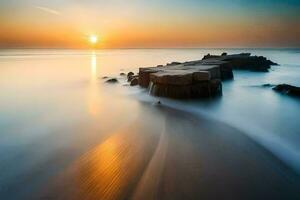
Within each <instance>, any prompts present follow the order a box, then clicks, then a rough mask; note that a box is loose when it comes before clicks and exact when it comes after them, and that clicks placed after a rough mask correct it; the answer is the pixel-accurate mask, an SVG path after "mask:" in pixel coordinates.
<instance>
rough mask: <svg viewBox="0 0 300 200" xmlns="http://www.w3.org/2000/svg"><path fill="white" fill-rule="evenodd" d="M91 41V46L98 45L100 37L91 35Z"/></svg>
mask: <svg viewBox="0 0 300 200" xmlns="http://www.w3.org/2000/svg"><path fill="white" fill-rule="evenodd" d="M89 41H90V43H91V44H96V43H97V42H98V37H97V36H96V35H91V36H90V37H89Z"/></svg>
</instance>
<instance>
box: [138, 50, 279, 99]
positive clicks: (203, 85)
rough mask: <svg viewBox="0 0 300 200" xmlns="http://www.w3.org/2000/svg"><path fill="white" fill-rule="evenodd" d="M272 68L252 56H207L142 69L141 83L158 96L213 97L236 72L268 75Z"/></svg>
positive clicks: (220, 92) (243, 54) (223, 54)
mask: <svg viewBox="0 0 300 200" xmlns="http://www.w3.org/2000/svg"><path fill="white" fill-rule="evenodd" d="M273 64H275V63H273V62H272V61H270V60H267V59H266V58H265V57H262V56H251V54H250V53H241V54H234V55H227V53H222V55H210V54H207V55H205V56H204V57H203V59H202V60H194V61H188V62H183V63H180V62H172V63H168V64H167V65H164V66H163V65H158V66H157V67H146V68H140V69H139V76H138V82H139V85H140V86H141V87H144V88H147V87H148V88H149V90H150V94H152V95H155V96H164V97H171V98H200V97H213V96H217V95H221V94H222V82H221V80H226V79H233V71H232V70H233V69H248V70H257V71H265V70H267V69H269V68H270V66H271V65H273Z"/></svg>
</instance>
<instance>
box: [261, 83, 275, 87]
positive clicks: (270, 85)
mask: <svg viewBox="0 0 300 200" xmlns="http://www.w3.org/2000/svg"><path fill="white" fill-rule="evenodd" d="M261 86H262V87H274V85H272V84H270V83H266V84H262V85H261Z"/></svg>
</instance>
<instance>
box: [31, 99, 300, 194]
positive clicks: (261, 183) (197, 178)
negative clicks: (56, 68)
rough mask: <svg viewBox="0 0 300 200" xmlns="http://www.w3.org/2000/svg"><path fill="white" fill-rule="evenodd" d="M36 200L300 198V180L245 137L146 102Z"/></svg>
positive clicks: (182, 113) (60, 175)
mask: <svg viewBox="0 0 300 200" xmlns="http://www.w3.org/2000/svg"><path fill="white" fill-rule="evenodd" d="M141 107H142V109H141V110H143V111H142V112H140V115H139V116H138V119H137V121H135V122H133V123H132V124H130V125H129V126H127V127H125V128H122V129H120V130H118V131H116V132H114V133H112V134H111V135H110V136H109V137H108V138H107V139H106V140H105V141H104V142H102V143H100V144H99V145H97V146H96V147H95V148H93V149H91V150H90V151H88V152H87V153H85V154H84V155H83V156H81V157H80V158H79V159H78V160H76V161H75V162H73V163H72V164H71V165H70V166H69V167H67V168H66V169H65V170H64V171H62V172H61V173H60V174H59V175H57V176H55V177H52V180H51V182H50V183H49V184H46V185H47V186H45V187H44V188H43V190H42V192H41V193H37V194H34V195H33V196H32V197H31V198H32V199H64V200H65V199H74V200H76V199H78V200H79V199H90V200H94V199H105V200H110V199H137V200H138V199H143V200H147V199H149V200H154V199H170V200H171V199H172V200H174V199H175V200H176V199H243V200H244V199H300V193H299V188H300V176H299V174H297V173H296V172H294V171H293V170H292V169H290V168H289V167H288V166H287V165H285V164H284V163H283V162H281V161H280V160H279V159H277V158H276V157H275V156H273V155H272V154H271V153H270V152H269V151H267V150H266V149H264V148H262V147H261V146H259V145H258V144H257V143H255V142H254V141H253V140H251V139H249V138H248V137H247V136H246V135H245V134H244V133H242V132H240V131H239V130H237V129H235V128H232V127H230V126H228V125H226V124H223V123H220V122H217V121H213V120H210V119H207V118H204V117H203V118H202V117H199V116H193V115H191V114H189V113H186V112H182V111H178V110H174V109H171V108H168V107H166V106H152V105H147V104H145V105H144V104H143V105H141Z"/></svg>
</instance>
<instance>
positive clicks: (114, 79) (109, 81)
mask: <svg viewBox="0 0 300 200" xmlns="http://www.w3.org/2000/svg"><path fill="white" fill-rule="evenodd" d="M105 82H106V83H118V82H119V81H118V79H116V78H110V79H108V80H106V81H105Z"/></svg>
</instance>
